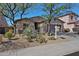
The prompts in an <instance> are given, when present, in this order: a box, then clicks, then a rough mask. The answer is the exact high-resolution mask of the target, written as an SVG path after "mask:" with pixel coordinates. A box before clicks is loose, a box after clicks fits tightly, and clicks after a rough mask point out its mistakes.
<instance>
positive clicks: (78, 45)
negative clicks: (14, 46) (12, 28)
mask: <svg viewBox="0 0 79 59" xmlns="http://www.w3.org/2000/svg"><path fill="white" fill-rule="evenodd" d="M76 51H79V37H78V38H76V39H75V40H72V41H68V42H62V43H56V44H49V45H43V46H36V47H31V48H24V49H19V50H10V51H6V52H0V55H1V56H62V55H67V54H70V53H74V52H76Z"/></svg>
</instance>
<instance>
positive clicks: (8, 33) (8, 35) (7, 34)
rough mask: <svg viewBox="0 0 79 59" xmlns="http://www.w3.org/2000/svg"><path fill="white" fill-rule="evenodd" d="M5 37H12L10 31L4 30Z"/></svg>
mask: <svg viewBox="0 0 79 59" xmlns="http://www.w3.org/2000/svg"><path fill="white" fill-rule="evenodd" d="M5 37H6V38H8V39H9V40H10V39H11V38H12V32H6V33H5Z"/></svg>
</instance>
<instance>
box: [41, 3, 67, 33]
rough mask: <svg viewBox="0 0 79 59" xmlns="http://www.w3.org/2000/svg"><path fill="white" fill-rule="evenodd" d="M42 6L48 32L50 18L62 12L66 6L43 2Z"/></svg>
mask: <svg viewBox="0 0 79 59" xmlns="http://www.w3.org/2000/svg"><path fill="white" fill-rule="evenodd" d="M43 6H44V8H43V9H42V10H43V11H44V12H45V15H44V17H45V18H46V19H47V21H48V33H50V22H51V20H52V19H53V20H54V18H55V17H57V16H59V15H60V14H62V11H63V10H65V8H66V6H65V5H64V4H53V3H48V4H43Z"/></svg>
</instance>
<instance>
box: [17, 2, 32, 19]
mask: <svg viewBox="0 0 79 59" xmlns="http://www.w3.org/2000/svg"><path fill="white" fill-rule="evenodd" d="M17 6H18V9H19V13H20V18H21V19H22V18H23V15H27V14H28V13H29V10H30V8H31V7H32V6H33V4H31V3H21V4H17Z"/></svg>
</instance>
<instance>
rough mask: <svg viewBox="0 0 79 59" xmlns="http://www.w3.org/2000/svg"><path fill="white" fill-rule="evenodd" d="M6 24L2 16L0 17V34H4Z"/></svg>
mask: <svg viewBox="0 0 79 59" xmlns="http://www.w3.org/2000/svg"><path fill="white" fill-rule="evenodd" d="M7 27H8V24H7V22H6V19H5V18H4V17H3V16H0V34H4V33H5V32H6V30H7Z"/></svg>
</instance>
